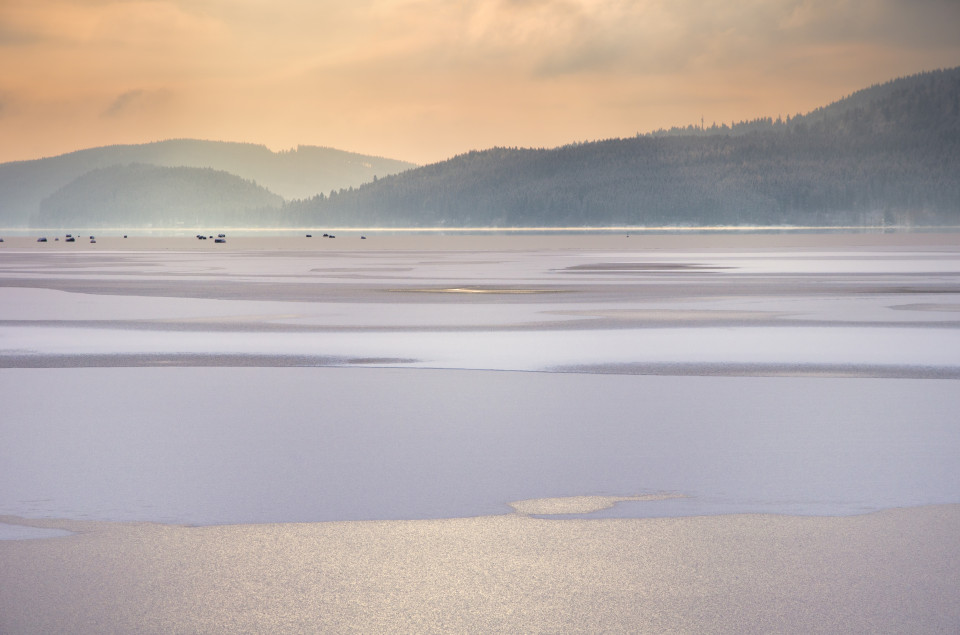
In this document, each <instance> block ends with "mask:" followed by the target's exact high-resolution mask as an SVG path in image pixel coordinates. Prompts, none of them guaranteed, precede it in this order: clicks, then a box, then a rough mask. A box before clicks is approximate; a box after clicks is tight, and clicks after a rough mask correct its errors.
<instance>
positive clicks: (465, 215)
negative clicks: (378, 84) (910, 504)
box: [284, 68, 960, 227]
mask: <svg viewBox="0 0 960 635" xmlns="http://www.w3.org/2000/svg"><path fill="white" fill-rule="evenodd" d="M743 126H744V127H743V128H742V129H741V130H740V132H742V134H730V133H724V132H723V129H722V128H721V127H714V128H713V129H702V130H701V129H697V130H696V131H694V132H693V133H691V134H678V133H674V134H670V133H669V131H668V133H667V134H656V133H652V134H646V135H637V136H635V137H629V138H620V139H606V140H601V141H594V142H589V143H577V144H569V145H566V146H561V147H559V148H555V149H550V150H547V149H521V148H491V149H489V150H484V151H473V152H468V153H464V154H461V155H458V156H456V157H453V158H451V159H449V160H447V161H444V162H440V163H436V164H431V165H428V166H423V167H421V168H416V169H413V170H410V171H407V172H404V173H403V174H400V175H394V176H390V177H386V178H383V179H379V180H378V181H377V182H376V183H369V184H366V185H364V186H361V187H360V188H357V189H355V190H348V191H342V192H338V193H337V194H336V195H335V196H331V197H325V196H323V195H320V196H317V197H314V198H313V199H311V200H309V201H300V202H296V203H291V204H288V205H286V206H285V212H284V216H286V217H289V219H291V220H293V219H296V222H297V223H298V224H302V225H316V226H329V227H338V226H341V227H342V226H348V227H349V226H366V227H369V226H414V227H416V226H433V227H444V226H456V225H473V226H481V227H486V226H506V227H524V226H546V227H550V226H564V227H577V226H645V225H646V226H664V225H666V226H670V225H733V226H736V225H784V224H803V225H871V226H872V225H883V224H890V225H922V224H950V225H960V68H953V69H947V70H940V71H931V72H927V73H921V74H917V75H913V76H909V77H905V78H899V79H896V80H891V81H890V82H887V83H885V84H882V85H878V86H875V87H870V88H867V89H864V90H863V91H857V92H855V93H853V94H852V95H850V96H848V97H846V98H844V99H842V100H839V101H837V102H834V103H832V104H829V105H827V106H824V107H822V108H819V109H816V110H814V111H811V112H810V113H808V114H806V115H800V116H797V117H793V118H788V120H783V119H778V120H773V119H770V118H766V119H761V120H755V121H753V122H743ZM734 127H736V126H734ZM728 130H730V128H728Z"/></svg>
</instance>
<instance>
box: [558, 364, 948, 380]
mask: <svg viewBox="0 0 960 635" xmlns="http://www.w3.org/2000/svg"><path fill="white" fill-rule="evenodd" d="M545 370H547V371H548V372H554V373H587V374H599V375H667V376H680V377H696V376H701V377H834V378H842V377H859V378H876V379H960V366H908V365H903V366H900V365H863V366H861V365H855V364H736V363H733V364H731V363H715V364H710V363H673V362H663V363H648V362H640V363H623V364H577V365H570V366H554V367H552V368H549V369H545Z"/></svg>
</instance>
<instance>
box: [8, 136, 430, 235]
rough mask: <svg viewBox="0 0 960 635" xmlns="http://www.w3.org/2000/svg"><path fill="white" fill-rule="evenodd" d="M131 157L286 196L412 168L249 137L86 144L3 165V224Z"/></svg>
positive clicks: (34, 214) (34, 213)
mask: <svg viewBox="0 0 960 635" xmlns="http://www.w3.org/2000/svg"><path fill="white" fill-rule="evenodd" d="M135 163H136V164H146V165H158V166H161V167H193V168H211V169H214V170H222V171H225V172H229V173H231V174H235V175H236V176H238V177H240V178H241V179H244V180H250V181H255V182H256V183H258V184H259V185H262V186H264V187H266V188H267V189H270V190H271V191H273V192H274V193H275V194H278V195H280V196H282V197H284V198H285V199H288V200H291V199H296V198H306V197H309V196H313V195H315V194H317V193H318V192H326V191H330V190H334V189H339V188H343V187H355V186H359V185H361V184H362V183H364V182H367V181H370V180H372V179H373V178H374V177H375V176H385V175H387V174H391V173H396V172H399V171H402V170H407V169H410V168H412V167H416V166H415V165H414V164H412V163H408V162H405V161H398V160H395V159H387V158H383V157H374V156H370V155H363V154H358V153H354V152H347V151H344V150H336V149H333V148H326V147H319V146H305V145H301V146H297V147H296V148H294V149H291V150H286V151H280V152H273V151H272V150H270V149H269V148H267V147H266V146H264V145H260V144H253V143H240V142H228V141H204V140H199V139H167V140H164V141H154V142H151V143H144V144H118V145H110V146H101V147H97V148H85V149H81V150H75V151H73V152H68V153H65V154H61V155H57V156H54V157H46V158H42V159H30V160H25V161H11V162H7V163H2V164H0V226H8V227H16V226H24V225H27V224H29V223H31V222H36V220H37V219H38V218H41V215H40V209H39V206H40V203H41V201H42V200H43V199H44V198H46V197H48V196H51V195H52V194H54V193H55V192H56V191H57V190H59V189H60V188H63V187H65V186H67V185H68V184H69V183H71V182H72V181H74V180H76V179H78V178H80V177H82V176H83V175H84V174H86V173H87V172H90V171H91V170H94V169H98V168H107V167H112V166H116V165H130V164H135ZM94 211H95V210H91V212H90V213H93V212H94ZM77 221H78V222H83V219H82V218H78V219H77Z"/></svg>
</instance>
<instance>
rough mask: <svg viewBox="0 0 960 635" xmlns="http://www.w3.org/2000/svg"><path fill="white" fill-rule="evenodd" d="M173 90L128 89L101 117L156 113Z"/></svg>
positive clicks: (165, 103) (168, 99) (164, 104)
mask: <svg viewBox="0 0 960 635" xmlns="http://www.w3.org/2000/svg"><path fill="white" fill-rule="evenodd" d="M170 98H171V92H170V91H169V90H166V89H160V90H144V89H142V88H137V89H134V90H128V91H126V92H124V93H121V94H120V95H118V96H117V98H116V99H114V100H113V102H112V103H111V104H110V105H109V106H108V107H107V108H106V110H104V111H103V112H102V113H101V115H100V116H101V117H105V118H115V117H123V116H126V115H131V114H142V113H144V112H148V113H150V114H156V111H157V110H160V109H163V108H164V107H165V106H166V105H167V103H168V102H169V101H170Z"/></svg>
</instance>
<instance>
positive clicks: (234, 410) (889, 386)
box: [0, 236, 960, 525]
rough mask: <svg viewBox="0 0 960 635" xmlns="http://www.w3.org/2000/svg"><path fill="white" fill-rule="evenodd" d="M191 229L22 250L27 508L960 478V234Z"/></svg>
mask: <svg viewBox="0 0 960 635" xmlns="http://www.w3.org/2000/svg"><path fill="white" fill-rule="evenodd" d="M405 238H407V237H405ZM163 240H166V241H167V242H165V243H162V244H163V248H162V249H159V248H158V249H153V248H145V249H143V250H122V249H119V247H122V246H123V244H122V243H119V242H118V243H116V245H110V244H109V241H107V243H108V244H106V245H105V247H108V248H109V247H111V246H113V247H116V248H115V249H91V248H89V247H85V250H84V251H82V252H81V251H79V250H78V251H77V252H76V253H74V252H71V251H68V250H67V249H66V248H65V246H63V245H59V246H56V247H55V248H53V249H49V250H47V251H43V250H40V249H38V248H35V247H34V248H17V247H16V246H15V245H14V246H12V247H11V246H7V247H5V248H4V251H3V252H2V254H0V367H2V368H0V399H2V403H3V411H4V416H3V424H2V426H0V515H10V516H18V517H25V518H72V519H91V520H135V521H159V522H166V523H176V524H197V525H210V524H225V523H265V522H294V521H328V520H367V519H423V518H451V517H467V516H477V515H488V514H504V513H509V512H510V511H511V508H510V507H509V503H511V502H513V501H520V500H526V499H541V498H563V497H579V496H613V497H630V496H637V495H641V496H642V495H661V494H662V495H670V496H673V497H671V498H666V499H663V500H636V501H623V502H620V503H618V504H617V505H616V506H614V507H612V508H607V509H604V510H601V511H596V512H590V513H585V514H578V515H577V517H652V516H684V515H702V514H730V513H742V512H763V513H781V514H813V515H846V514H858V513H863V512H869V511H875V510H879V509H886V508H891V507H909V506H918V505H929V504H938V503H958V502H960V426H958V425H957V414H956V413H957V412H960V391H958V390H957V388H956V387H957V383H956V381H957V378H958V377H960V330H958V326H960V284H958V281H960V277H958V276H960V250H958V248H957V246H956V245H955V244H954V242H955V241H943V242H942V243H937V244H934V245H932V246H931V245H923V246H919V247H917V246H914V245H912V244H909V241H907V243H908V244H906V245H904V244H900V243H896V242H895V241H893V242H891V243H890V244H887V243H885V242H884V241H883V240H882V239H878V240H876V241H874V242H873V243H871V244H869V245H868V246H863V245H860V244H856V243H857V242H858V241H857V240H853V241H849V240H846V241H845V240H842V239H839V238H838V237H835V236H819V237H813V238H811V239H810V240H809V241H799V243H796V244H793V245H790V246H785V247H784V246H775V247H769V246H766V247H764V246H759V247H758V246H751V245H748V246H747V247H746V248H744V246H743V244H742V243H734V242H732V241H731V242H730V243H729V246H727V247H723V246H721V247H708V246H696V247H695V248H689V247H684V246H683V245H682V244H678V243H677V242H675V241H674V242H670V241H666V242H664V241H660V242H657V241H656V240H652V239H646V240H645V239H642V238H639V239H638V238H631V239H624V237H614V236H608V237H600V238H598V237H593V238H592V239H591V240H586V239H583V241H585V242H586V243H589V244H587V246H586V247H580V246H577V243H576V242H575V241H576V240H577V239H575V238H571V237H567V238H564V239H562V240H560V239H557V240H555V241H553V242H551V241H550V240H545V239H540V240H527V241H526V242H525V241H524V240H523V239H510V240H504V237H495V236H491V237H483V239H480V238H472V239H467V238H465V237H459V240H458V238H457V237H443V236H435V237H429V238H422V237H421V238H417V237H409V238H408V239H407V242H404V241H403V240H401V239H398V238H393V239H388V238H386V237H384V239H383V241H382V244H381V245H377V244H372V243H377V241H378V240H379V238H378V239H375V240H369V241H364V243H362V244H361V243H359V241H357V242H355V243H353V244H352V245H351V247H350V248H344V247H342V246H341V245H342V244H338V245H337V249H336V250H332V249H330V250H326V249H315V248H311V249H306V248H299V247H297V246H296V245H295V243H294V242H293V239H289V240H288V241H286V242H285V241H279V242H278V245H277V247H276V249H263V250H258V251H247V250H243V249H237V250H234V251H214V250H212V249H211V250H207V251H203V250H198V249H196V248H195V247H194V246H191V248H190V249H183V250H179V248H178V247H177V243H176V241H177V240H181V239H163ZM101 242H104V241H101ZM690 242H696V241H690ZM718 242H719V243H723V241H718ZM774 242H776V241H774ZM868 242H869V241H868ZM934 242H935V243H936V241H934ZM157 244H161V243H157ZM171 247H172V248H171Z"/></svg>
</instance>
